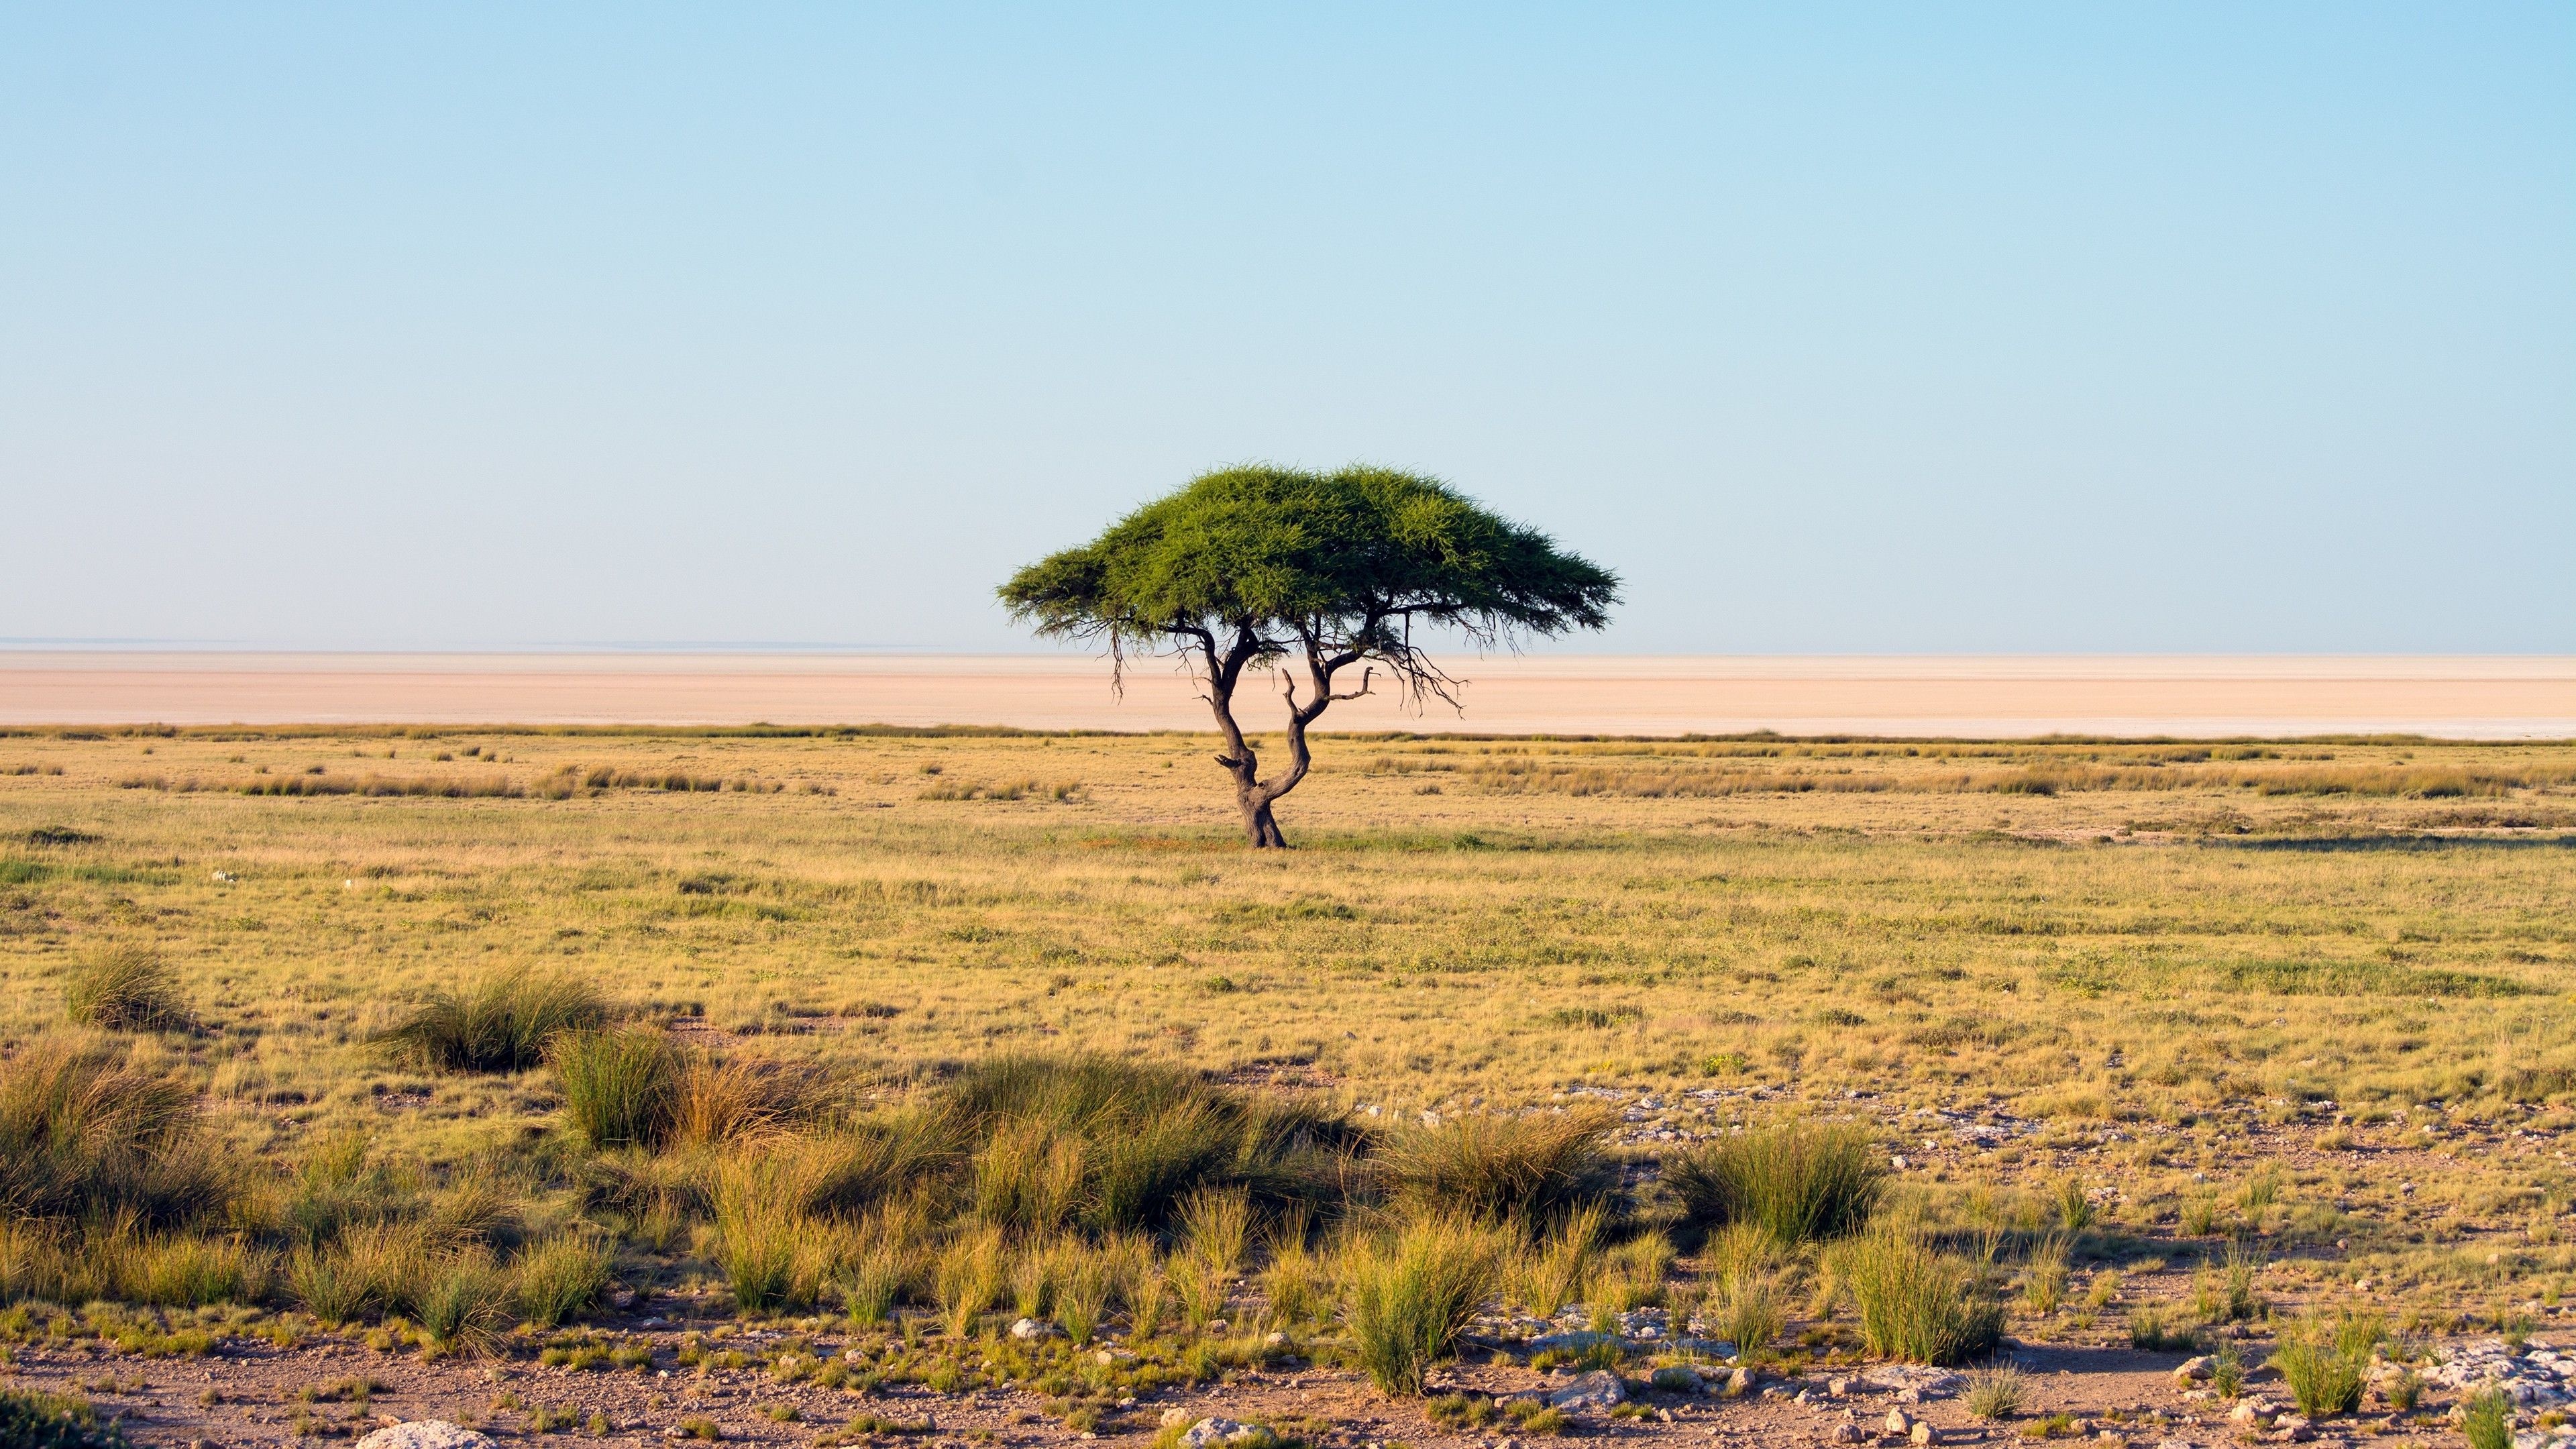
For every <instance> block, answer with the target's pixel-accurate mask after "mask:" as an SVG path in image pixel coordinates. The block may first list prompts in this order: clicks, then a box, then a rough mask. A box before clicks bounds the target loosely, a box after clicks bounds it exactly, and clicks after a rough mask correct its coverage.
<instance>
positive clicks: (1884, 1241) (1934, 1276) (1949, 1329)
mask: <svg viewBox="0 0 2576 1449" xmlns="http://www.w3.org/2000/svg"><path fill="white" fill-rule="evenodd" d="M1834 1266H1835V1267H1836V1269H1837V1270H1838V1272H1839V1274H1840V1276H1841V1279H1842V1281H1843V1282H1844V1284H1846V1285H1847V1286H1848V1288H1849V1289H1850V1292H1851V1296H1852V1300H1853V1303H1854V1305H1855V1306H1856V1307H1857V1308H1858V1309H1859V1311H1860V1329H1861V1340H1862V1342H1863V1343H1864V1344H1865V1345H1866V1346H1867V1347H1868V1349H1869V1351H1870V1352H1871V1353H1872V1354H1875V1355H1878V1356H1879V1357H1882V1358H1896V1359H1906V1360H1910V1361H1912V1362H1915V1363H1929V1364H1962V1363H1970V1362H1973V1361H1975V1360H1978V1359H1982V1358H1987V1357H1989V1356H1991V1355H1992V1354H1993V1353H1994V1351H1995V1348H1996V1346H1997V1345H1998V1344H2000V1343H2001V1342H2002V1341H2003V1331H2004V1311H2003V1307H2002V1305H2000V1304H1998V1303H1996V1302H1994V1301H1993V1300H1992V1299H1990V1298H1988V1297H1987V1296H1986V1293H1985V1287H1984V1284H1982V1283H1981V1282H1980V1281H1979V1280H1978V1275H1977V1273H1976V1270H1975V1269H1974V1268H1973V1267H1971V1266H1970V1265H1969V1264H1968V1263H1967V1262H1966V1261H1965V1260H1964V1259H1961V1258H1959V1257H1956V1256H1955V1255H1952V1254H1948V1253H1943V1252H1940V1251H1938V1250H1936V1249H1935V1248H1933V1247H1932V1246H1931V1245H1930V1244H1928V1243H1926V1242H1925V1241H1923V1239H1922V1237H1921V1236H1920V1235H1919V1234H1918V1233H1916V1232H1914V1231H1912V1230H1910V1229H1909V1228H1906V1227H1904V1226H1901V1225H1893V1224H1891V1225H1885V1226H1881V1227H1877V1228H1873V1229H1871V1230H1870V1231H1869V1232H1867V1233H1864V1234H1862V1235H1861V1236H1859V1237H1857V1238H1854V1239H1852V1240H1851V1241H1850V1242H1849V1243H1847V1244H1845V1245H1843V1250H1842V1251H1841V1252H1840V1253H1839V1254H1838V1255H1837V1262H1836V1263H1835V1265H1834Z"/></svg>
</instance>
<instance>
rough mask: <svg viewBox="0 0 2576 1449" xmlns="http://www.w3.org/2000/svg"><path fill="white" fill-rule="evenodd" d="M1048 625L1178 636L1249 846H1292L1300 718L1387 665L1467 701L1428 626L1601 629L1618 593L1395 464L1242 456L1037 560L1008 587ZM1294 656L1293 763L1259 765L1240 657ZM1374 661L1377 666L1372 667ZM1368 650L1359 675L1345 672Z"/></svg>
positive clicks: (1411, 688) (1582, 567)
mask: <svg viewBox="0 0 2576 1449" xmlns="http://www.w3.org/2000/svg"><path fill="white" fill-rule="evenodd" d="M1000 595H1001V599H1002V602H1003V603H1004V604H1005V605H1006V606H1008V607H1009V609H1010V611H1011V614H1012V617H1014V618H1015V619H1018V620H1021V621H1023V622H1025V623H1028V624H1031V625H1033V626H1034V627H1035V628H1036V630H1037V632H1038V633H1039V634H1040V635H1044V636H1052V637H1057V638H1068V639H1085V640H1095V641H1099V642H1102V643H1105V644H1106V645H1108V647H1109V648H1110V650H1111V651H1112V653H1113V654H1115V655H1116V656H1118V657H1119V658H1120V659H1121V661H1122V662H1123V660H1124V658H1125V656H1126V655H1127V654H1128V653H1129V652H1155V651H1159V650H1164V649H1178V650H1180V651H1182V652H1183V653H1184V654H1185V655H1187V656H1190V657H1191V659H1192V662H1193V664H1194V665H1195V666H1196V667H1197V668H1198V669H1199V670H1200V671H1201V674H1202V677H1203V682H1204V683H1205V684H1206V686H1207V689H1208V699H1209V703H1210V704H1211V705H1212V706H1213V707H1214V709H1215V712H1216V717H1217V724H1218V728H1219V729H1220V731H1221V732H1222V733H1223V734H1224V735H1225V736H1226V740H1227V753H1226V754H1225V755H1222V756H1220V757H1219V758H1218V762H1219V763H1220V764H1223V765H1225V766H1226V767H1227V768H1228V769H1229V770H1230V771H1232V772H1233V773H1234V774H1235V776H1236V784H1237V794H1238V799H1239V801H1240V802H1241V803H1242V805H1243V808H1244V814H1245V822H1246V826H1247V829H1249V830H1250V831H1251V834H1252V836H1253V840H1254V843H1255V844H1264V845H1277V844H1281V843H1283V842H1281V841H1280V840H1279V838H1278V830H1277V826H1276V825H1275V824H1272V823H1271V822H1270V810H1269V806H1270V802H1271V801H1272V800H1275V799H1277V798H1278V797H1279V796H1281V795H1284V794H1286V793H1287V792H1288V791H1289V790H1290V789H1293V788H1294V787H1295V786H1296V783H1297V781H1298V780H1300V779H1302V778H1304V776H1305V773H1306V768H1307V765H1308V763H1309V758H1308V753H1307V749H1306V740H1305V730H1306V726H1307V725H1309V724H1311V723H1312V722H1313V721H1314V720H1315V718H1316V717H1317V716H1319V715H1321V714H1322V713H1323V712H1324V709H1325V708H1326V707H1327V706H1328V705H1330V704H1331V703H1332V701H1334V700H1335V699H1349V698H1354V697H1356V696H1357V695H1359V694H1365V693H1368V692H1370V688H1371V684H1372V679H1373V675H1374V671H1375V669H1376V668H1377V667H1379V666H1383V667H1385V668H1386V669H1387V670H1388V671H1389V673H1390V674H1391V675H1392V676H1393V677H1394V679H1395V680H1396V682H1397V685H1398V687H1399V688H1401V689H1403V690H1404V691H1406V692H1407V693H1408V694H1410V695H1413V696H1415V697H1417V698H1418V697H1421V696H1425V695H1428V696H1434V697H1437V698H1439V699H1442V700H1444V701H1446V702H1448V703H1450V704H1451V705H1453V706H1454V705H1455V704H1457V702H1458V697H1457V693H1456V687H1455V684H1456V682H1455V681H1454V680H1452V679H1451V678H1450V677H1449V676H1448V675H1446V674H1444V673H1443V672H1442V671H1441V670H1440V669H1439V667H1438V666H1436V665H1435V664H1433V663H1432V662H1431V660H1430V658H1429V657H1428V656H1427V655H1426V654H1425V653H1424V652H1423V651H1422V649H1421V648H1420V646H1419V645H1418V644H1417V642H1416V626H1425V627H1426V629H1441V628H1445V629H1450V630H1454V631H1456V632H1458V633H1460V634H1462V635H1464V636H1465V637H1466V638H1467V639H1468V640H1469V641H1470V642H1472V643H1474V644H1477V645H1479V646H1490V645H1493V644H1495V643H1499V642H1508V641H1510V640H1512V639H1515V638H1519V637H1523V636H1530V635H1553V634H1561V633H1565V632H1567V631H1569V630H1573V629H1597V628H1600V627H1601V626H1602V625H1603V624H1604V623H1606V622H1607V621H1608V617H1609V613H1608V611H1609V608H1610V606H1611V605H1612V604H1613V603H1615V602H1617V600H1618V596H1619V580H1618V578H1617V576H1616V575H1614V574H1612V573H1611V572H1610V571H1608V570H1607V569H1604V568H1601V567H1600V566H1598V565H1596V564H1594V563H1591V562H1590V561H1588V560H1586V559H1583V558H1581V557H1578V556H1576V555H1574V554H1571V553H1568V552H1565V551H1563V550H1561V549H1559V548H1558V547H1557V546H1556V544H1555V543H1554V542H1553V541H1552V540H1550V539H1549V538H1548V537H1547V536H1546V535H1545V534H1542V533H1539V532H1537V531H1536V530H1534V529H1529V528H1524V527H1521V526H1520V525H1518V524H1515V523H1512V522H1510V521H1509V520H1507V519H1504V518H1501V517H1499V516H1497V515H1495V514H1494V513H1492V512H1490V511H1488V510H1487V509H1485V508H1484V507H1482V506H1480V505H1479V504H1477V503H1476V502H1475V501H1474V500H1473V499H1470V498H1468V497H1466V496H1465V495H1463V494H1461V493H1459V492H1458V491H1457V490H1455V489H1453V488H1450V487H1449V486H1448V485H1446V484H1444V483H1441V482H1440V481H1438V480H1437V479H1432V478H1426V477H1422V476H1419V475H1417V474H1411V473H1404V472H1399V471H1397V470H1395V469H1391V468H1376V467H1364V466H1353V467H1348V468H1342V469H1339V470H1336V471H1334V472H1331V473H1315V472H1308V471H1304V470H1301V469H1293V468H1275V467H1267V466H1247V467H1239V468H1224V469H1219V470H1217V471H1215V472H1212V473H1205V474H1202V475H1200V476H1199V477H1198V478H1196V479H1193V480H1192V481H1191V482H1190V483H1189V484H1188V485H1187V486H1185V487H1183V488H1181V489H1180V490H1178V491H1177V492H1174V493H1172V494H1170V495H1168V496H1166V497H1164V498H1161V499H1158V500H1156V501H1155V502H1152V503H1149V504H1146V505H1145V506H1144V507H1142V508H1139V509H1137V510H1136V511H1135V512H1133V513H1131V514H1129V515H1127V516H1126V517H1125V518H1123V519H1120V520H1119V521H1118V522H1117V523H1115V524H1113V525H1111V526H1110V528H1109V529H1108V531H1107V532H1105V533H1103V534H1101V535H1100V537H1098V538H1096V539H1094V540H1092V541H1091V542H1090V543H1087V544H1084V545H1082V546H1081V547H1079V548H1070V549H1066V550H1064V551H1063V552H1061V553H1057V554H1053V555H1050V556H1049V557H1047V558H1045V559H1042V560H1040V561H1039V562H1037V563H1034V564H1031V565H1029V566H1028V567H1027V568H1024V569H1022V570H1020V571H1019V572H1018V573H1017V574H1015V575H1013V576H1012V577H1011V579H1010V581H1009V582H1007V583H1005V584H1003V585H1002V587H1001V589H1000ZM1290 656H1298V657H1299V660H1300V662H1302V663H1303V664H1304V666H1305V673H1306V675H1307V685H1308V690H1309V692H1308V696H1307V698H1306V700H1305V701H1304V702H1303V703H1300V702H1299V701H1298V699H1297V696H1296V684H1295V681H1294V679H1293V677H1292V678H1291V679H1290V681H1289V683H1288V685H1287V689H1286V693H1287V696H1288V705H1289V715H1288V736H1289V750H1290V756H1291V763H1290V766H1289V768H1288V769H1287V770H1286V771H1285V772H1283V773H1282V774H1281V775H1279V776H1277V777H1274V778H1273V779H1270V780H1263V779H1261V778H1259V773H1258V767H1257V765H1256V763H1255V762H1254V759H1253V754H1252V751H1251V749H1250V748H1249V747H1248V746H1247V745H1245V744H1244V742H1243V738H1242V731H1241V729H1240V728H1239V727H1238V726H1237V725H1236V723H1235V720H1234V715H1233V709H1232V700H1233V694H1234V690H1235V686H1236V684H1237V683H1238V682H1239V681H1240V679H1241V677H1242V674H1243V671H1244V670H1245V669H1246V668H1258V667H1262V666H1266V665H1270V664H1274V663H1277V662H1279V661H1281V660H1283V659H1287V658H1289V657H1290ZM1363 661H1365V663H1364V664H1363ZM1352 664H1363V674H1362V681H1361V684H1360V687H1359V688H1358V689H1357V690H1354V691H1352V692H1351V693H1347V694H1338V695H1337V694H1335V693H1334V692H1333V681H1334V677H1335V675H1336V674H1337V673H1338V672H1339V671H1340V670H1342V669H1343V668H1345V667H1347V666H1349V665H1352Z"/></svg>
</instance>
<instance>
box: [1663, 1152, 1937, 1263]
mask: <svg viewBox="0 0 2576 1449" xmlns="http://www.w3.org/2000/svg"><path fill="white" fill-rule="evenodd" d="M1664 1181H1665V1182H1666V1183H1668V1184H1669V1185H1670V1186H1671V1187H1672V1189H1673V1191H1674V1193H1675V1194H1676V1195H1678V1196H1679V1197H1680V1198H1681V1200H1682V1210H1683V1211H1684V1213H1686V1214H1687V1215H1688V1217H1689V1218H1690V1220H1691V1221H1692V1222H1695V1223H1710V1224H1727V1223H1738V1222H1749V1223H1755V1224H1758V1225H1760V1226H1761V1228H1762V1229H1763V1230H1764V1231H1766V1232H1768V1233H1769V1234H1770V1235H1771V1236H1772V1238H1773V1239H1774V1240H1775V1241H1777V1242H1779V1243H1782V1244H1796V1243H1808V1242H1817V1241H1821V1240H1824V1239H1829V1238H1838V1237H1844V1236H1847V1235H1849V1234H1852V1233H1855V1232H1858V1231H1859V1230H1860V1229H1861V1228H1862V1226H1863V1225H1865V1224H1866V1223H1867V1222H1868V1221H1869V1216H1870V1213H1871V1212H1872V1211H1874V1210H1875V1209H1876V1208H1877V1206H1878V1200H1879V1195H1880V1192H1881V1190H1882V1189H1883V1187H1884V1186H1885V1183H1886V1168H1885V1167H1884V1166H1883V1165H1882V1164H1881V1161H1880V1158H1879V1154H1878V1149H1877V1148H1876V1147H1875V1146H1874V1145H1873V1144H1872V1143H1871V1141H1870V1139H1869V1134H1868V1133H1866V1132H1864V1131H1862V1130H1860V1129H1859V1128H1857V1127H1847V1126H1841V1125H1830V1124H1819V1123H1809V1122H1798V1121H1787V1122H1777V1123H1773V1124H1770V1125H1768V1126H1761V1127H1756V1128H1753V1129H1752V1130H1750V1131H1747V1132H1744V1133H1742V1134H1739V1135H1737V1136H1733V1137H1727V1138H1723V1139H1721V1140H1719V1141H1717V1142H1714V1143H1711V1144H1709V1145H1708V1146H1706V1147H1702V1148H1699V1149H1697V1150H1695V1151H1691V1152H1686V1153H1683V1154H1681V1155H1680V1156H1678V1157H1677V1158H1675V1159H1674V1160H1673V1161H1672V1162H1671V1163H1670V1164H1669V1165H1667V1166H1666V1168H1665V1169H1664Z"/></svg>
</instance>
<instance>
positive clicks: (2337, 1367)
mask: <svg viewBox="0 0 2576 1449" xmlns="http://www.w3.org/2000/svg"><path fill="white" fill-rule="evenodd" d="M2385 1335H2386V1329H2385V1327H2384V1325H2383V1323H2382V1320H2381V1319H2380V1318H2379V1317H2378V1316H2377V1315H2375V1314H2354V1313H2346V1314H2344V1315H2343V1316H2342V1318H2340V1319H2339V1320H2337V1321H2336V1322H2335V1323H2334V1324H2333V1325H2331V1326H2329V1325H2328V1324H2327V1323H2326V1322H2325V1321H2324V1320H2323V1319H2320V1318H2313V1317H2312V1318H2307V1319H2303V1320H2301V1321H2300V1322H2298V1323H2296V1324H2293V1325H2292V1326H2291V1327H2290V1328H2288V1329H2287V1330H2285V1331H2283V1333H2282V1334H2281V1337H2280V1341H2279V1343H2278V1344H2277V1345H2276V1346H2275V1347H2274V1349H2273V1351H2272V1359H2271V1363H2272V1366H2273V1367H2274V1368H2277V1369H2279V1370H2280V1371H2281V1380H2282V1382H2284V1383H2286V1384H2288V1385H2289V1386H2290V1397H2292V1398H2293V1399H2296V1400H2298V1404H2299V1412H2301V1413H2303V1414H2306V1415H2307V1416H2308V1417H2310V1418H2312V1419H2323V1418H2330V1417H2332V1416H2334V1415H2336V1414H2349V1413H2351V1412H2352V1411H2353V1410H2355V1409H2358V1408H2360V1407H2361V1391H2362V1387H2363V1386H2364V1385H2365V1384H2366V1383H2368V1381H2369V1377H2370V1359H2371V1350H2373V1349H2375V1348H2377V1347H2378V1346H2379V1341H2380V1339H2381V1338H2382V1337H2384V1336H2385Z"/></svg>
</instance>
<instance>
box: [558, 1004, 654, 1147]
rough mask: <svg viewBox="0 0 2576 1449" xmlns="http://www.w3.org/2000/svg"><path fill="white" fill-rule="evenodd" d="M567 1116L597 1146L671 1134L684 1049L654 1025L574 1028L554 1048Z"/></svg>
mask: <svg viewBox="0 0 2576 1449" xmlns="http://www.w3.org/2000/svg"><path fill="white" fill-rule="evenodd" d="M550 1057H551V1060H552V1062H553V1064H554V1069H555V1077H556V1080H557V1082H558V1084H559V1085H560V1086H561V1087H562V1088H563V1096H564V1108H563V1110H564V1120H565V1122H566V1123H567V1124H568V1125H570V1126H571V1128H572V1129H573V1131H574V1132H575V1133H577V1134H579V1135H580V1136H581V1137H582V1139H583V1140H585V1141H587V1142H589V1143H590V1144H591V1145H592V1146H594V1147H630V1146H632V1147H650V1146H654V1145H657V1144H659V1143H660V1142H661V1141H662V1140H663V1139H664V1137H666V1136H667V1135H668V1134H669V1131H670V1124H671V1104H672V1095H673V1091H674V1089H675V1087H676V1086H677V1085H678V1081H679V1076H680V1061H679V1053H678V1052H677V1051H676V1050H675V1049H674V1048H673V1047H672V1045H671V1043H670V1040H669V1038H667V1037H665V1036H664V1035H663V1034H662V1033H661V1032H658V1031H655V1030H652V1029H651V1028H649V1027H624V1028H619V1029H616V1030H610V1031H584V1032H571V1033H566V1034H563V1035H561V1036H559V1037H557V1038H556V1039H555V1041H554V1044H553V1047H552V1050H551V1053H550Z"/></svg>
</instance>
